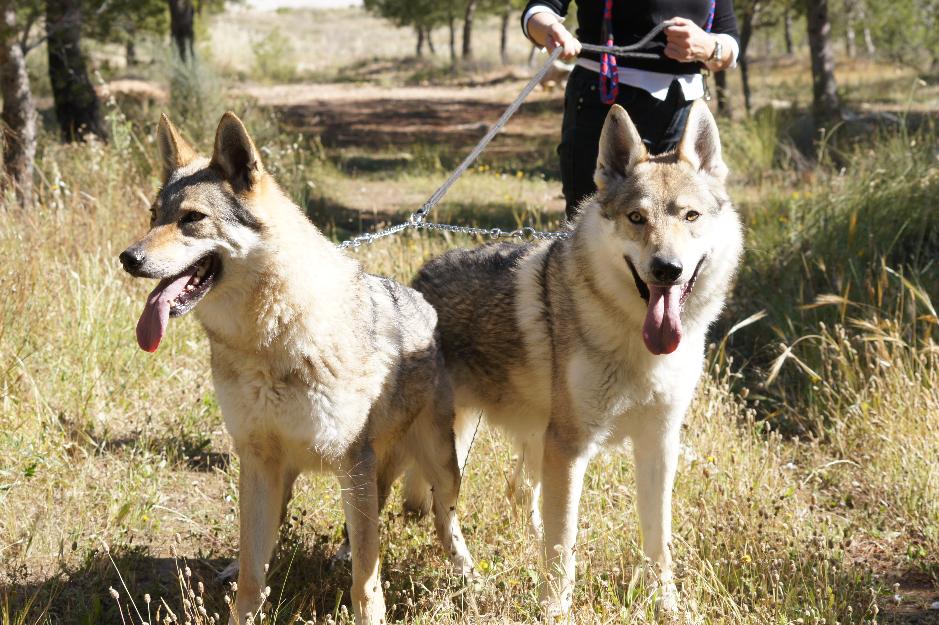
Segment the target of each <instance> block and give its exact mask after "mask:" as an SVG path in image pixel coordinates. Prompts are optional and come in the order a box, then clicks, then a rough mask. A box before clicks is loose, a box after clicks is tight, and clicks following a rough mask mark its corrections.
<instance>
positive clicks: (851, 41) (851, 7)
mask: <svg viewBox="0 0 939 625" xmlns="http://www.w3.org/2000/svg"><path fill="white" fill-rule="evenodd" d="M856 18H857V7H856V6H855V2H854V1H853V0H845V3H844V21H845V24H844V50H845V53H847V55H848V58H849V59H853V58H854V57H855V56H857V35H856V34H855V33H854V25H855V23H856V22H857V19H856Z"/></svg>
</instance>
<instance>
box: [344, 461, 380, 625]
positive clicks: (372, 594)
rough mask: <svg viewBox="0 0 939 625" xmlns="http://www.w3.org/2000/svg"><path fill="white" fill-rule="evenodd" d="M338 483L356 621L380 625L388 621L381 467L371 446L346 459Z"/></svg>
mask: <svg viewBox="0 0 939 625" xmlns="http://www.w3.org/2000/svg"><path fill="white" fill-rule="evenodd" d="M339 484H340V485H341V487H342V507H343V510H344V511H345V514H346V528H347V529H348V531H349V549H350V551H351V552H352V593H351V594H352V608H353V610H354V611H355V621H356V623H358V624H359V625H381V624H383V623H384V622H385V600H384V597H383V596H382V590H381V580H380V579H379V574H378V467H377V462H376V458H375V454H374V453H373V452H372V449H371V448H370V447H368V446H366V447H365V448H364V449H361V450H359V451H358V452H356V453H353V454H350V455H349V456H348V457H347V458H346V459H345V460H344V461H343V463H342V466H341V470H340V473H339Z"/></svg>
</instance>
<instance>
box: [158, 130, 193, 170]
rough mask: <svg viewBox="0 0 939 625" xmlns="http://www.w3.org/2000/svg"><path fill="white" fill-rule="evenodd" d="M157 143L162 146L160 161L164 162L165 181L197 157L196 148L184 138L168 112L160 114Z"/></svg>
mask: <svg viewBox="0 0 939 625" xmlns="http://www.w3.org/2000/svg"><path fill="white" fill-rule="evenodd" d="M157 145H158V146H159V147H160V161H161V162H162V164H163V182H166V181H167V180H168V179H169V177H170V175H171V174H172V173H173V172H174V171H176V170H177V169H179V168H180V167H185V166H186V165H188V164H189V163H191V162H192V159H194V158H195V157H196V151H195V149H193V147H192V146H191V145H189V142H188V141H186V140H185V139H183V136H182V135H181V134H179V131H178V130H177V129H176V126H174V125H173V122H171V121H170V118H169V117H167V116H166V113H163V114H162V115H160V125H159V126H157Z"/></svg>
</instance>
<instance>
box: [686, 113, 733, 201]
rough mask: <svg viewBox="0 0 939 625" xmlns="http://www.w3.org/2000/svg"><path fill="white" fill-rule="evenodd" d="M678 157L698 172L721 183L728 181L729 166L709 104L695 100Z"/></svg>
mask: <svg viewBox="0 0 939 625" xmlns="http://www.w3.org/2000/svg"><path fill="white" fill-rule="evenodd" d="M678 157H679V158H680V159H682V160H684V161H686V162H688V163H690V164H691V166H692V167H694V168H695V169H696V170H697V171H703V172H705V173H708V174H710V175H712V176H714V177H715V178H717V179H718V180H720V181H721V182H724V180H726V179H727V165H726V164H725V163H724V158H723V157H722V156H721V138H720V135H719V134H718V131H717V122H716V121H714V116H713V115H711V111H710V109H708V107H707V104H705V103H704V102H702V101H701V100H695V102H694V104H692V105H691V110H690V111H689V112H688V122H687V123H686V124H685V132H684V133H683V134H682V136H681V141H680V142H679V143H678Z"/></svg>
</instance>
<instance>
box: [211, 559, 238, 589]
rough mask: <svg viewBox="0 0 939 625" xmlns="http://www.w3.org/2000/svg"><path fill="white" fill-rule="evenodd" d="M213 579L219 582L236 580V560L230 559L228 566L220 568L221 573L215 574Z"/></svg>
mask: <svg viewBox="0 0 939 625" xmlns="http://www.w3.org/2000/svg"><path fill="white" fill-rule="evenodd" d="M215 581H217V582H218V583H219V584H227V583H229V582H236V581H238V560H232V561H231V563H230V564H229V565H228V566H226V567H225V568H224V569H222V571H221V573H219V574H218V575H216V576H215Z"/></svg>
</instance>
